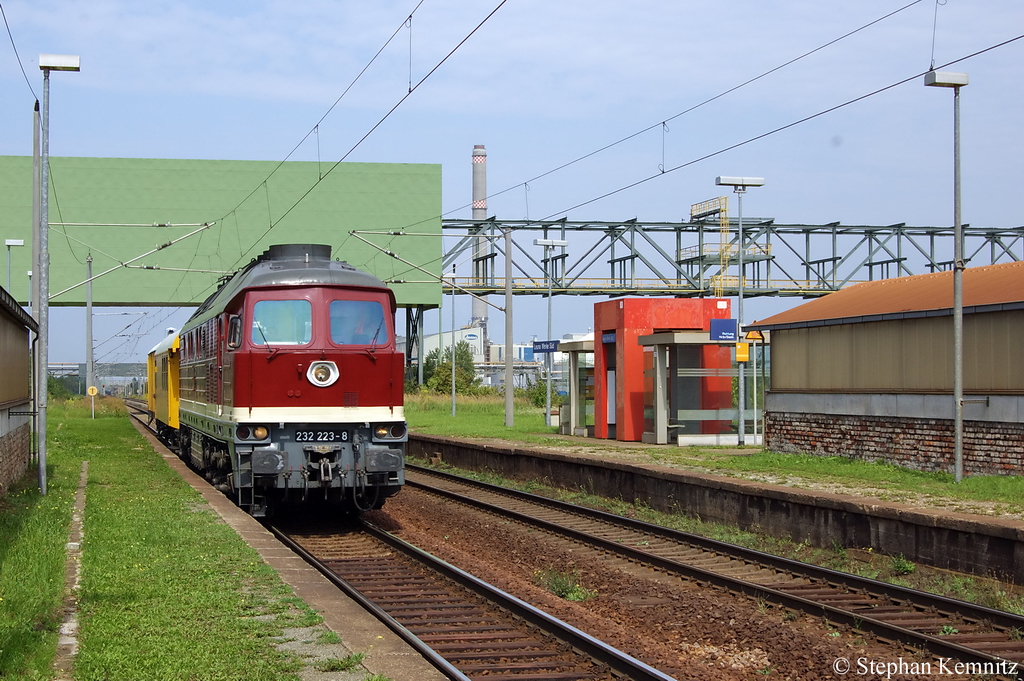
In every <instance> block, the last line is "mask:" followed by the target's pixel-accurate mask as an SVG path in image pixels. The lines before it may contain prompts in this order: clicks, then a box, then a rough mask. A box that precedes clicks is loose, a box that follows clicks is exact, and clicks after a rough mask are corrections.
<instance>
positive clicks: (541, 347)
mask: <svg viewBox="0 0 1024 681" xmlns="http://www.w3.org/2000/svg"><path fill="white" fill-rule="evenodd" d="M558 343H559V341H556V340H546V341H533V351H534V352H558Z"/></svg>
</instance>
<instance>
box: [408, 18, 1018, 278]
mask: <svg viewBox="0 0 1024 681" xmlns="http://www.w3.org/2000/svg"><path fill="white" fill-rule="evenodd" d="M1022 38H1024V34H1021V35H1018V36H1015V37H1013V38H1009V39H1007V40H1004V41H1002V42H999V43H996V44H994V45H990V46H989V47H986V48H983V49H980V50H977V51H975V52H972V53H970V54H967V55H964V56H962V57H959V58H957V59H953V60H951V61H948V62H946V63H944V64H942V65H941V66H939V67H938V68H940V69H942V68H946V67H948V66H952V65H954V64H957V63H960V62H962V61H966V60H968V59H972V58H974V57H977V56H980V55H982V54H985V53H987V52H991V51H993V50H996V49H999V48H1001V47H1005V46H1006V45H1009V44H1011V43H1014V42H1016V41H1018V40H1021V39H1022ZM925 73H927V72H926V71H922V72H919V73H915V74H914V75H912V76H909V77H906V78H903V79H901V80H898V81H896V82H894V83H891V84H889V85H886V86H884V87H881V88H878V89H876V90H873V91H871V92H869V93H867V94H864V95H860V96H858V97H855V98H853V99H850V100H847V101H845V102H842V103H840V104H837V105H835V106H831V107H829V108H827V109H823V110H821V111H818V112H817V113H814V114H811V115H808V116H804V117H803V118H800V119H798V120H795V121H792V122H790V123H787V124H785V125H781V126H779V127H776V128H773V129H772V130H769V131H767V132H764V133H761V134H759V135H755V136H753V137H750V138H747V139H745V140H742V141H740V142H736V143H735V144H731V145H728V146H726V147H723V148H721V149H718V150H717V151H713V152H711V153H708V154H704V155H702V156H699V157H697V158H694V159H692V160H690V161H687V162H685V163H681V164H679V165H677V166H674V167H672V168H666V169H664V170H661V169H659V172H658V173H655V174H653V175H649V176H646V177H643V178H641V179H638V180H636V181H634V182H630V183H628V184H625V185H622V186H620V187H618V188H617V189H613V190H611V191H608V192H605V193H603V194H600V195H598V196H595V197H592V198H590V199H588V200H586V201H582V202H580V203H577V204H575V205H573V206H570V207H568V208H565V209H562V210H558V211H555V212H552V213H551V214H549V215H548V216H547V217H543V218H537V219H534V220H531V222H538V223H540V222H547V221H550V220H553V219H555V216H560V215H565V214H566V213H568V212H569V211H572V210H576V209H578V208H582V207H583V206H587V205H590V204H592V203H596V202H598V201H601V200H603V199H606V198H608V197H610V196H614V195H615V194H619V193H621V192H624V191H627V190H629V189H632V188H634V187H638V186H640V185H642V184H645V183H647V182H650V181H651V180H655V179H658V178H660V177H663V176H664V175H667V174H669V173H673V172H675V171H677V170H682V169H683V168H687V167H689V166H692V165H695V164H697V163H700V162H702V161H706V160H708V159H710V158H714V157H716V156H720V155H722V154H724V153H726V152H729V151H732V150H733V149H738V148H740V147H743V146H746V145H748V144H751V143H753V142H756V141H759V140H762V139H765V138H767V137H770V136H772V135H775V134H778V133H780V132H783V131H785V130H789V129H790V128H794V127H796V126H799V125H801V124H803V123H807V122H808V121H812V120H814V119H816V118H820V117H822V116H825V115H827V114H829V113H832V112H833V111H837V110H839V109H842V108H844V107H847V106H850V105H852V104H855V103H857V102H860V101H863V100H865V99H868V98H870V97H874V96H876V95H879V94H881V93H883V92H887V91H889V90H892V89H893V88H896V87H899V86H900V85H904V84H906V83H908V82H911V81H914V80H917V79H919V78H921V77H922V76H924V74H925ZM659 125H660V123H659ZM518 186H520V185H515V187H518ZM513 188H514V187H513ZM504 191H508V190H504ZM492 196H494V195H492ZM488 198H490V197H488ZM447 214H448V213H444V214H443V215H441V216H437V217H434V218H430V220H420V221H417V222H415V223H411V224H410V225H407V226H406V227H402V228H401V230H404V229H407V228H409V227H412V226H415V225H418V224H423V223H425V222H428V221H431V220H437V219H440V218H443V217H444V215H447ZM401 230H399V231H401ZM477 236H486V235H477ZM443 259H444V254H442V255H441V256H440V257H438V258H435V259H432V260H429V261H427V262H426V263H423V264H428V265H429V264H432V263H438V262H442V261H443ZM417 269H419V268H417ZM409 271H411V270H404V271H402V272H396V274H395V276H401V275H402V274H404V273H405V272H409Z"/></svg>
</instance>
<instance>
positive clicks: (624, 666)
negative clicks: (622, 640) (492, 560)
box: [363, 521, 673, 681]
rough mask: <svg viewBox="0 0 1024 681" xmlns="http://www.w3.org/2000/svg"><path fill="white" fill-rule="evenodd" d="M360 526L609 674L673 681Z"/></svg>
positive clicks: (390, 537)
mask: <svg viewBox="0 0 1024 681" xmlns="http://www.w3.org/2000/svg"><path fill="white" fill-rule="evenodd" d="M363 525H364V526H365V527H366V528H367V529H368V531H369V532H370V534H372V535H373V536H374V537H375V538H377V539H379V540H381V541H383V542H385V543H386V544H388V545H389V546H391V547H392V548H394V549H395V550H397V551H401V552H403V553H404V554H406V555H409V556H412V557H413V558H416V559H417V560H419V561H420V562H422V563H423V564H424V565H426V566H427V567H429V568H430V569H431V570H435V571H437V572H438V573H440V574H442V575H444V576H445V577H448V578H449V579H451V580H452V581H454V582H455V583H456V584H459V585H460V586H462V587H464V588H466V589H468V590H470V591H472V592H474V593H476V594H477V595H479V596H482V597H483V598H486V599H487V600H489V601H491V602H493V603H496V604H497V605H499V606H501V607H502V608H504V609H505V610H507V611H509V612H511V613H512V614H514V615H516V616H517V617H520V618H521V619H523V620H525V621H527V622H529V623H530V624H533V625H534V626H536V627H539V628H540V629H542V630H543V631H545V632H547V633H549V634H551V635H553V636H555V637H557V638H559V639H561V640H562V641H565V642H566V643H568V644H569V645H571V646H572V647H573V648H575V649H577V650H579V651H581V652H583V653H584V654H586V655H588V656H590V657H591V658H593V659H595V660H597V661H598V662H601V663H603V664H606V665H608V667H610V668H611V669H612V670H613V671H615V672H618V673H620V674H625V675H626V676H627V677H628V678H630V679H635V680H636V681H673V680H672V677H671V676H668V675H666V674H663V673H662V672H660V671H658V670H657V669H655V668H653V667H651V666H650V665H648V664H645V663H643V662H641V661H640V660H637V659H636V658H634V657H632V656H631V655H627V654H626V653H624V652H622V651H621V650H618V649H617V648H613V647H612V646H610V645H608V644H607V643H605V642H603V641H601V640H599V639H597V638H594V637H593V636H591V635H590V634H587V633H585V632H583V631H580V630H579V629H577V628H576V627H574V626H572V625H571V624H567V623H565V622H563V621H562V620H560V619H558V618H556V617H553V616H551V615H549V614H548V613H546V612H544V611H543V610H541V609H540V608H536V607H534V606H532V605H530V604H529V603H527V602H525V601H523V600H521V599H519V598H516V597H515V596H513V595H511V594H509V593H506V592H504V591H502V590H501V589H499V588H497V587H495V586H492V585H491V584H488V583H487V582H485V581H483V580H481V579H479V578H477V577H474V576H473V575H471V574H469V573H468V572H466V571H464V570H460V569H459V568H457V567H455V566H454V565H451V564H449V563H446V562H445V561H443V560H441V559H439V558H435V557H434V556H432V555H430V554H429V553H427V552H426V551H423V550H422V549H420V548H417V547H415V546H413V545H412V544H409V543H408V542H406V541H404V540H402V539H400V538H398V537H396V536H395V535H393V534H391V533H390V532H386V531H384V530H382V529H380V528H378V527H376V526H374V525H372V524H370V523H368V522H366V521H363Z"/></svg>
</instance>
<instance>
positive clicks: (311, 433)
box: [295, 430, 349, 442]
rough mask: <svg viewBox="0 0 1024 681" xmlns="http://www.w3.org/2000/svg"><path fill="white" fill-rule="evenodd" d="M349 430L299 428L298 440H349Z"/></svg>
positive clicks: (296, 432)
mask: <svg viewBox="0 0 1024 681" xmlns="http://www.w3.org/2000/svg"><path fill="white" fill-rule="evenodd" d="M348 438H349V435H348V431H347V430H297V431H295V441H296V442H348Z"/></svg>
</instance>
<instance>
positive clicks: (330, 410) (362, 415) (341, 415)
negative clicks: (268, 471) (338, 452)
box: [231, 407, 405, 423]
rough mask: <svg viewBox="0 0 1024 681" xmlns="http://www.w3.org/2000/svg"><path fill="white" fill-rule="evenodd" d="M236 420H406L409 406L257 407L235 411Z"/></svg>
mask: <svg viewBox="0 0 1024 681" xmlns="http://www.w3.org/2000/svg"><path fill="white" fill-rule="evenodd" d="M231 418H232V420H234V421H236V422H239V423H242V422H245V423H252V422H256V421H260V422H267V423H370V422H373V421H405V407H394V408H391V407H302V408H301V409H300V408H292V407H253V408H252V409H249V408H237V409H232V410H231Z"/></svg>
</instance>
